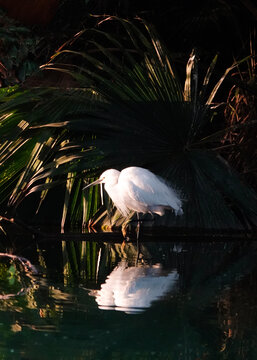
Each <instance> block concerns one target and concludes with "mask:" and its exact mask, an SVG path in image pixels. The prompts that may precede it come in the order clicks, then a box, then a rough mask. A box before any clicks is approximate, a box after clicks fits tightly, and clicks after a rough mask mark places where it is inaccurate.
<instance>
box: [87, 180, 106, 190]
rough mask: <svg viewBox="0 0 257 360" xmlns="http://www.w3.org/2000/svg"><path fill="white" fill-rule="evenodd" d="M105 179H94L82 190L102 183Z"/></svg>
mask: <svg viewBox="0 0 257 360" xmlns="http://www.w3.org/2000/svg"><path fill="white" fill-rule="evenodd" d="M102 181H103V180H102V179H97V180H96V181H93V182H92V183H90V184H88V185H87V186H85V187H83V189H82V190H84V189H86V188H89V187H91V186H94V185H97V184H101V182H102Z"/></svg>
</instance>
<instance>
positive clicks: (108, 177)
mask: <svg viewBox="0 0 257 360" xmlns="http://www.w3.org/2000/svg"><path fill="white" fill-rule="evenodd" d="M119 176H120V171H118V170H115V169H109V170H106V171H104V172H103V173H102V174H101V176H100V178H99V179H98V180H99V182H100V183H102V184H108V185H116V184H117V182H118V179H119Z"/></svg>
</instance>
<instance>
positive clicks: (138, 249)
mask: <svg viewBox="0 0 257 360" xmlns="http://www.w3.org/2000/svg"><path fill="white" fill-rule="evenodd" d="M140 225H141V221H140V216H139V213H138V212H137V227H136V234H137V262H138V260H139V256H140V254H141V251H140V242H139V234H140Z"/></svg>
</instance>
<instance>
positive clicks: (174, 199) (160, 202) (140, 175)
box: [89, 166, 183, 216]
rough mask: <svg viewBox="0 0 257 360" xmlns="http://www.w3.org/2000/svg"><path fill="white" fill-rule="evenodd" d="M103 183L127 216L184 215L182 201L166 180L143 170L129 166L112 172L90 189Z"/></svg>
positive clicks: (116, 204) (103, 174)
mask: <svg viewBox="0 0 257 360" xmlns="http://www.w3.org/2000/svg"><path fill="white" fill-rule="evenodd" d="M100 183H103V184H104V188H105V190H106V191H107V193H108V195H109V196H110V198H111V199H112V201H113V202H114V204H115V206H116V207H117V208H118V210H119V211H120V212H121V213H122V214H123V215H124V216H127V215H128V214H129V212H130V211H131V210H133V211H136V212H139V213H151V214H153V213H155V214H158V215H163V214H164V211H165V209H173V210H174V212H175V214H176V215H182V214H183V210H182V201H181V200H180V198H179V196H178V194H177V193H176V192H175V191H174V190H173V189H172V188H171V187H170V186H168V185H167V184H166V183H165V182H164V180H162V179H160V178H159V177H157V176H156V175H155V174H153V173H152V172H151V171H149V170H147V169H144V168H140V167H135V166H132V167H128V168H126V169H124V170H122V171H121V172H120V171H118V170H115V169H109V170H106V171H105V172H103V173H102V174H101V176H100V178H99V179H98V180H96V181H95V182H93V183H92V184H90V185H89V186H92V185H96V184H100Z"/></svg>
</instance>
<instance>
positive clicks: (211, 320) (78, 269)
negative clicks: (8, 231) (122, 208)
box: [0, 239, 257, 360]
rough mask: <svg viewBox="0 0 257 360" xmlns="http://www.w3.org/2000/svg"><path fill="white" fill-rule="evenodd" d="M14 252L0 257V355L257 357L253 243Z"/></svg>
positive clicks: (52, 246)
mask: <svg viewBox="0 0 257 360" xmlns="http://www.w3.org/2000/svg"><path fill="white" fill-rule="evenodd" d="M21 244H24V241H21ZM12 252H13V254H15V255H18V256H22V257H24V258H25V259H24V258H15V257H14V258H10V257H6V256H4V255H1V256H0V289H1V297H0V331H1V332H0V334H1V335H0V359H24V360H25V359H41V360H44V359H175V360H180V359H181V360H182V359H183V360H184V359H185V360H200V359H247V360H248V359H257V327H256V325H257V242H253V241H252V242H251V241H244V242H239V241H234V242H233V241H231V242H221V241H220V242H195V241H194V242H190V239H188V241H186V242H183V243H178V242H176V243H170V242H168V243H165V242H155V243H154V242H142V243H141V245H140V248H139V249H138V247H137V245H136V244H134V243H126V244H121V243H112V244H110V243H103V242H101V243H99V242H85V241H83V242H82V241H81V242H78V241H76V242H54V241H51V242H50V241H45V242H40V243H36V242H32V243H31V244H28V245H26V246H25V245H19V244H18V245H17V244H16V245H15V246H14V248H13V249H12ZM27 260H29V262H27Z"/></svg>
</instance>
